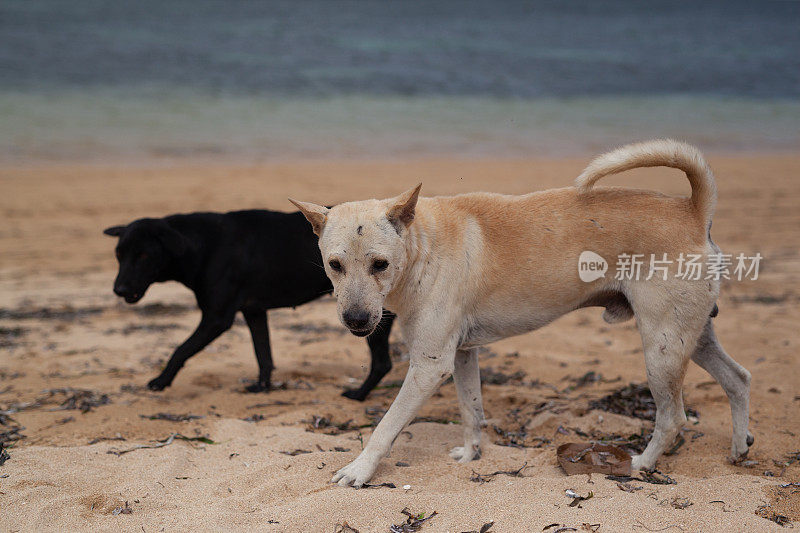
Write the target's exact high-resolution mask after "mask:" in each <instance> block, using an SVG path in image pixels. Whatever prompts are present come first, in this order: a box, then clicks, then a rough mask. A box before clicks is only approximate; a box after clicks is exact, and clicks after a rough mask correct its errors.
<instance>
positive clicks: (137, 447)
mask: <svg viewBox="0 0 800 533" xmlns="http://www.w3.org/2000/svg"><path fill="white" fill-rule="evenodd" d="M175 439H178V440H185V441H187V442H202V443H204V444H216V442H214V441H213V440H211V439H209V438H208V437H187V436H185V435H181V434H180V433H173V434H172V435H170V436H169V437H167V438H166V439H162V440H159V441H156V442H155V443H154V444H137V445H135V446H133V447H131V448H127V449H124V450H116V449H112V450H108V451H107V452H106V453H109V454H112V455H116V456H120V455H123V454H126V453H130V452H133V451H136V450H143V449H148V448H163V447H164V446H169V445H170V444H172V443H173V442H175Z"/></svg>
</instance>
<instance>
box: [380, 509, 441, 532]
mask: <svg viewBox="0 0 800 533" xmlns="http://www.w3.org/2000/svg"><path fill="white" fill-rule="evenodd" d="M400 512H401V513H403V514H404V515H406V517H407V518H406V521H405V522H403V523H402V524H400V525H397V524H392V525H391V526H389V532H390V533H414V532H415V531H419V530H420V529H422V526H423V525H424V524H425V522H427V521H428V520H430V519H431V518H433V517H434V516H436V515H437V514H438V513H437V512H436V511H434V512H432V513H431V514H430V515H428V516H425V513H419V514H414V513H412V512H411V511H409V510H408V507H404V508H403V510H402V511H400Z"/></svg>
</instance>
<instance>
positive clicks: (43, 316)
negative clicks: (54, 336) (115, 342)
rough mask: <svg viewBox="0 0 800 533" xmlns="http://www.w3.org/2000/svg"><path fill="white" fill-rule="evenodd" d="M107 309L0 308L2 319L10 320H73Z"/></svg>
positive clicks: (65, 307) (64, 307)
mask: <svg viewBox="0 0 800 533" xmlns="http://www.w3.org/2000/svg"><path fill="white" fill-rule="evenodd" d="M103 311H105V309H104V308H102V307H79V308H76V307H72V306H71V305H66V306H63V307H60V308H57V309H53V308H50V307H39V308H36V309H0V319H9V320H64V321H73V320H77V319H81V318H85V317H87V316H92V315H98V314H100V313H102V312H103Z"/></svg>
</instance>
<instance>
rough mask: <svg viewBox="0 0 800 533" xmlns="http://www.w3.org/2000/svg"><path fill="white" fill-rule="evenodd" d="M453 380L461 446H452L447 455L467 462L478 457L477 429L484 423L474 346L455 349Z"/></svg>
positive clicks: (478, 439) (478, 432) (479, 453)
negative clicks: (460, 426) (462, 436)
mask: <svg viewBox="0 0 800 533" xmlns="http://www.w3.org/2000/svg"><path fill="white" fill-rule="evenodd" d="M453 380H454V381H455V383H456V391H457V392H458V406H459V408H460V409H461V423H462V424H463V425H464V446H457V447H455V448H453V449H452V450H451V451H450V457H452V458H453V459H455V460H457V461H458V462H459V463H468V462H469V461H472V460H473V459H480V458H481V447H480V445H481V428H482V427H485V426H486V420H485V419H484V417H483V399H482V398H481V374H480V368H479V367H478V350H477V349H476V348H471V349H469V350H459V351H457V352H456V359H455V365H454V369H453Z"/></svg>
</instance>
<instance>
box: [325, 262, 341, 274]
mask: <svg viewBox="0 0 800 533" xmlns="http://www.w3.org/2000/svg"><path fill="white" fill-rule="evenodd" d="M328 265H330V267H331V270H333V271H334V272H341V271H342V264H341V263H340V262H339V261H337V260H336V259H331V260H330V261H328Z"/></svg>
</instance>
